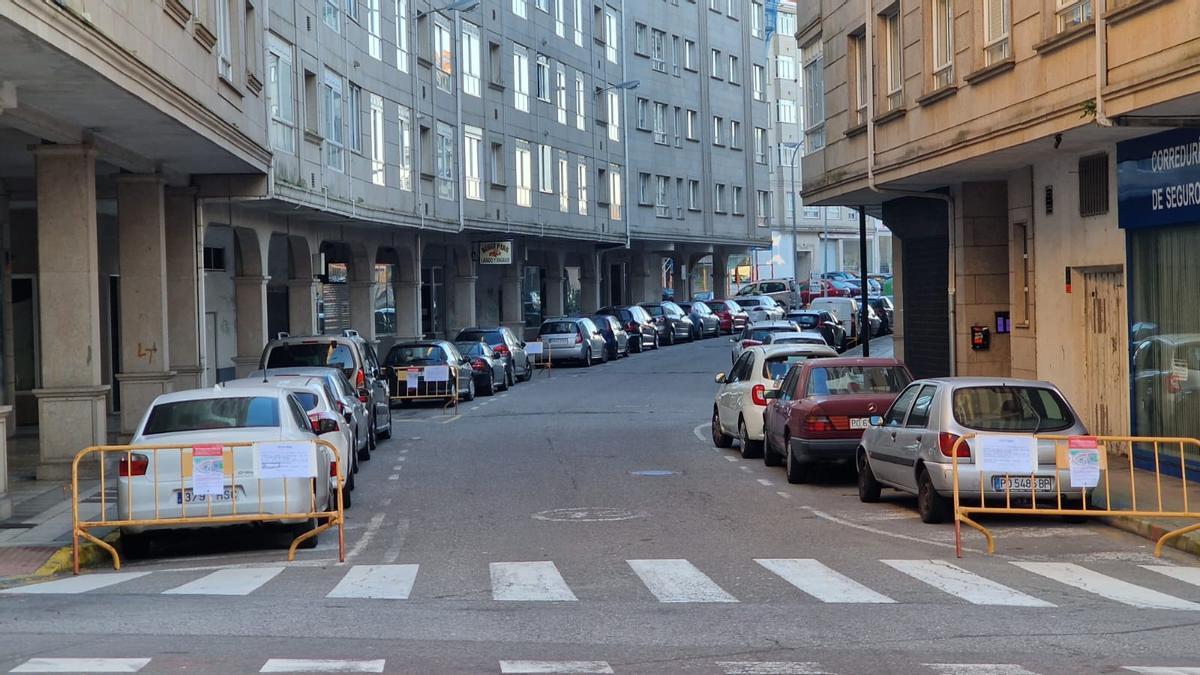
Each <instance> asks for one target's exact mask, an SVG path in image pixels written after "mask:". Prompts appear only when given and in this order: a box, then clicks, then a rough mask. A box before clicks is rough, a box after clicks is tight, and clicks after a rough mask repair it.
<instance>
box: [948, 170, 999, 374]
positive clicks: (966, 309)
mask: <svg viewBox="0 0 1200 675" xmlns="http://www.w3.org/2000/svg"><path fill="white" fill-rule="evenodd" d="M957 192H958V195H957V196H958V199H957V200H956V201H955V209H956V212H957V213H956V215H957V218H956V221H957V222H956V226H957V229H958V236H957V240H956V246H955V255H956V257H957V262H956V278H957V282H956V288H955V291H956V293H955V305H956V321H957V326H956V329H957V330H956V335H957V338H956V339H957V351H956V354H955V356H956V359H957V362H958V363H957V371H956V372H957V374H958V375H964V376H969V375H985V376H1006V375H1009V363H1010V358H1011V356H1010V349H1009V336H1008V335H1000V334H997V333H996V314H995V313H996V312H1006V311H1008V309H1009V270H1008V239H1009V227H1008V194H1007V185H1006V184H1005V183H1003V182H992V183H964V184H962V185H961V186H960V187H959V189H958V190H957ZM973 325H980V326H986V327H988V328H989V329H990V330H991V333H992V337H991V348H990V349H986V350H975V349H972V348H971V326H973Z"/></svg>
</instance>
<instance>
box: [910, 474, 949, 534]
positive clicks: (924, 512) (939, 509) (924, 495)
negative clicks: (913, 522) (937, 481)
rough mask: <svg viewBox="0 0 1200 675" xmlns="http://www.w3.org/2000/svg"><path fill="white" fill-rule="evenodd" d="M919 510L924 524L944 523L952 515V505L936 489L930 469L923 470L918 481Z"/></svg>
mask: <svg viewBox="0 0 1200 675" xmlns="http://www.w3.org/2000/svg"><path fill="white" fill-rule="evenodd" d="M917 510H918V511H920V513H921V522H923V523H944V522H946V518H947V517H948V516H949V515H950V503H949V502H948V500H947V499H946V498H945V497H943V496H941V495H939V494H938V493H937V490H936V489H934V487H933V479H932V478H930V477H929V470H928V469H921V477H920V478H918V479H917Z"/></svg>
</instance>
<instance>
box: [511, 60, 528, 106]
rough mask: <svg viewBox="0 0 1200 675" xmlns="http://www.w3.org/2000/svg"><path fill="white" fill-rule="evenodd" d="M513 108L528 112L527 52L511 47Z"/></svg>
mask: <svg viewBox="0 0 1200 675" xmlns="http://www.w3.org/2000/svg"><path fill="white" fill-rule="evenodd" d="M513 107H514V108H516V109H517V110H520V111H522V112H529V50H528V49H525V48H524V47H522V46H521V45H518V44H514V45H513Z"/></svg>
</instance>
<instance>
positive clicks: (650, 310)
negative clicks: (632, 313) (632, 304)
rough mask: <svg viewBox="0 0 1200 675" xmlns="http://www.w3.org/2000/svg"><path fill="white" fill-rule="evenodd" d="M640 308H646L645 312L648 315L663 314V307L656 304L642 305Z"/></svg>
mask: <svg viewBox="0 0 1200 675" xmlns="http://www.w3.org/2000/svg"><path fill="white" fill-rule="evenodd" d="M642 309H644V310H646V313H647V314H649V315H650V316H662V314H663V308H662V307H660V306H658V305H651V306H649V307H645V306H643V307H642Z"/></svg>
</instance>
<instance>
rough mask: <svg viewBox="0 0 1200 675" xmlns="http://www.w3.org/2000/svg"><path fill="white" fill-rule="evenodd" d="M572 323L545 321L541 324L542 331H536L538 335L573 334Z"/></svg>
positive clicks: (573, 326) (573, 325) (573, 324)
mask: <svg viewBox="0 0 1200 675" xmlns="http://www.w3.org/2000/svg"><path fill="white" fill-rule="evenodd" d="M575 332H576V330H575V322H574V321H547V322H546V323H544V324H542V329H541V330H539V331H538V335H561V334H562V333H572V334H574V333H575Z"/></svg>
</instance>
